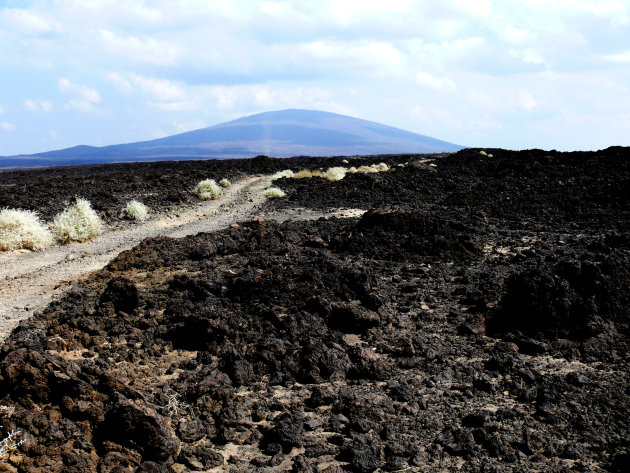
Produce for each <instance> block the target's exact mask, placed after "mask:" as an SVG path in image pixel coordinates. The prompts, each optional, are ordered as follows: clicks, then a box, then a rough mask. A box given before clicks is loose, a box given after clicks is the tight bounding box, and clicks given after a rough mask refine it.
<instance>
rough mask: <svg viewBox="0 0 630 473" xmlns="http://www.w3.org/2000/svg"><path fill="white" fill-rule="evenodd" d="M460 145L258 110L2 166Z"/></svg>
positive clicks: (322, 117) (376, 126)
mask: <svg viewBox="0 0 630 473" xmlns="http://www.w3.org/2000/svg"><path fill="white" fill-rule="evenodd" d="M462 148H463V147H462V146H459V145H456V144H453V143H448V142H446V141H442V140H438V139H436V138H432V137H429V136H424V135H419V134H416V133H412V132H409V131H405V130H401V129H399V128H394V127H390V126H387V125H382V124H380V123H376V122H372V121H368V120H362V119H360V118H353V117H349V116H346V115H339V114H336V113H330V112H321V111H314V110H300V109H288V110H280V111H273V112H264V113H259V114H256V115H251V116H247V117H243V118H239V119H236V120H233V121H229V122H225V123H221V124H218V125H215V126H211V127H208V128H202V129H199V130H194V131H189V132H186V133H180V134H177V135H173V136H167V137H165V138H159V139H156V140H151V141H141V142H136V143H127V144H117V145H110V146H103V147H94V146H86V145H80V146H75V147H72V148H66V149H61V150H55V151H47V152H44V153H37V154H33V155H20V156H11V157H0V168H2V167H5V168H6V167H33V166H57V165H68V164H97V163H108V162H125V161H160V160H174V159H205V158H218V159H220V158H248V157H253V156H256V155H260V154H264V155H268V156H274V157H291V156H352V155H374V154H405V153H434V152H451V151H457V150H459V149H462Z"/></svg>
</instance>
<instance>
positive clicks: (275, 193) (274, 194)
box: [264, 187, 286, 199]
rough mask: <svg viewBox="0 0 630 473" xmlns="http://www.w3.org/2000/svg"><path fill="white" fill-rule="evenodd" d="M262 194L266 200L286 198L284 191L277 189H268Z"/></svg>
mask: <svg viewBox="0 0 630 473" xmlns="http://www.w3.org/2000/svg"><path fill="white" fill-rule="evenodd" d="M264 194H265V197H267V198H268V199H277V198H279V197H284V196H286V194H285V193H284V191H283V190H282V189H279V188H277V187H270V188H269V189H267V190H266V191H265V192H264Z"/></svg>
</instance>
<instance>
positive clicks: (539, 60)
mask: <svg viewBox="0 0 630 473" xmlns="http://www.w3.org/2000/svg"><path fill="white" fill-rule="evenodd" d="M509 53H510V56H512V57H513V58H516V59H520V60H521V61H522V62H524V63H525V64H544V62H545V59H544V58H543V57H542V55H541V54H540V53H539V52H538V51H536V50H535V49H533V48H528V49H510V51H509Z"/></svg>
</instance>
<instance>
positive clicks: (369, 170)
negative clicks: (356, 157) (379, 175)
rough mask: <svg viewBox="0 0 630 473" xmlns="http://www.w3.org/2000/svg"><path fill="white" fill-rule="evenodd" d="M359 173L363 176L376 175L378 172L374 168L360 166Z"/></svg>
mask: <svg viewBox="0 0 630 473" xmlns="http://www.w3.org/2000/svg"><path fill="white" fill-rule="evenodd" d="M357 172H358V173H361V174H374V173H376V172H378V171H377V170H376V169H374V168H373V167H372V166H359V168H358V169H357Z"/></svg>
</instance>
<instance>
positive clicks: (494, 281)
mask: <svg viewBox="0 0 630 473" xmlns="http://www.w3.org/2000/svg"><path fill="white" fill-rule="evenodd" d="M492 154H493V155H494V158H488V157H486V156H483V155H480V154H479V150H464V151H460V152H458V153H456V154H453V155H448V156H443V157H441V158H439V159H434V161H433V162H432V164H435V166H430V167H426V166H424V165H423V166H404V167H398V166H396V168H395V169H394V170H390V171H388V172H386V173H379V174H371V175H348V176H346V177H345V178H344V179H343V180H342V181H338V182H329V181H326V180H324V179H317V178H313V179H302V180H292V179H282V180H280V181H279V182H277V184H278V185H279V186H280V187H282V188H283V189H284V190H285V191H286V192H287V198H286V199H284V200H276V201H270V202H267V203H266V204H265V205H264V207H263V208H262V209H261V210H260V212H261V213H272V212H282V211H283V210H286V209H290V210H291V213H289V214H288V215H300V212H303V209H304V208H307V209H311V210H315V213H316V212H317V211H318V210H331V209H335V210H337V209H339V208H341V209H362V210H365V211H367V212H366V213H364V214H363V215H362V216H356V217H349V218H343V217H329V216H327V217H322V218H318V219H315V220H308V219H306V220H302V219H295V220H291V219H289V220H287V221H285V222H283V223H278V222H275V221H273V220H271V219H269V218H267V219H266V220H261V219H257V220H255V221H246V222H239V224H238V225H235V226H230V227H228V228H226V229H223V230H220V231H217V232H213V233H209V234H199V235H194V236H189V237H185V238H180V239H173V238H154V239H150V240H146V241H144V242H142V243H141V244H140V245H138V246H137V247H135V248H132V249H131V250H129V251H125V252H123V253H121V254H120V255H118V256H117V257H116V258H114V260H113V261H111V263H110V264H108V266H107V267H106V268H105V269H103V270H101V271H98V272H96V273H94V274H92V275H91V276H89V277H87V278H86V279H84V280H81V281H80V282H78V283H77V284H76V285H75V286H74V287H73V288H72V289H71V290H70V292H69V293H67V294H66V295H64V296H63V297H60V298H59V299H58V300H56V301H54V302H53V303H51V304H50V305H49V306H48V307H47V308H46V309H45V310H44V311H43V312H42V313H40V314H38V315H36V316H35V317H33V318H32V319H30V320H27V321H23V322H22V323H21V325H20V326H19V327H18V328H17V329H16V330H15V331H14V332H13V333H12V334H11V335H10V337H9V338H8V339H7V340H6V341H5V343H4V344H3V346H2V348H1V349H0V428H1V429H2V433H3V434H4V435H6V433H7V432H10V431H11V430H17V431H20V434H19V435H20V436H21V438H22V439H24V440H25V441H24V443H23V444H22V445H20V446H19V448H18V451H17V452H14V454H13V455H11V456H9V457H7V458H6V459H4V460H3V461H4V463H3V465H4V466H3V468H4V469H6V470H7V471H18V472H19V471H42V470H45V471H49V470H50V471H76V472H79V471H81V472H83V471H85V472H90V473H97V472H102V471H123V470H124V471H127V470H128V471H140V472H172V471H204V470H207V469H210V468H220V469H222V470H225V471H232V472H247V471H254V470H256V471H263V472H269V471H324V472H329V473H332V472H341V471H355V472H367V471H375V470H377V469H380V470H383V471H405V470H408V471H416V470H418V471H425V470H426V471H456V470H457V471H462V472H477V471H496V472H499V471H544V472H551V471H626V470H627V465H628V451H629V450H630V444H629V443H628V439H629V438H630V425H629V424H628V422H627V416H625V415H623V413H625V412H627V411H628V408H629V407H630V388H629V387H630V375H629V373H630V366H629V364H630V363H629V362H630V359H629V358H628V353H630V330H629V328H630V327H629V325H630V323H629V321H630V316H629V314H630V312H629V307H630V301H629V297H630V294H629V292H628V291H629V288H630V284H628V282H629V280H630V278H629V275H630V269H629V268H630V238H629V236H628V235H629V231H630V200H629V197H628V195H630V194H629V193H626V192H622V191H624V190H627V189H628V184H629V182H630V172H629V171H630V160H629V159H628V156H630V154H629V153H628V150H626V149H619V148H612V149H609V150H604V151H600V152H594V153H575V154H574V153H556V152H547V151H540V150H530V151H524V152H518V153H517V152H508V151H504V150H492ZM416 158H417V157H416ZM416 158H410V157H408V156H399V157H393V156H389V157H374V158H370V159H372V160H373V161H367V162H369V163H371V162H379V161H382V160H383V161H387V162H388V164H390V165H392V167H394V165H396V164H399V163H400V164H403V163H404V162H408V161H410V160H411V161H413V160H414V159H416ZM349 160H350V162H351V163H352V164H351V165H360V163H365V162H366V161H365V160H361V159H358V158H349ZM221 163H224V164H221ZM335 163H338V162H337V161H335V160H324V161H318V160H310V159H303V160H302V159H300V160H287V161H280V160H275V159H270V158H258V159H253V160H243V161H238V162H231V163H228V164H229V165H230V166H234V168H233V171H232V172H234V173H235V174H236V173H237V172H238V173H241V174H240V175H243V174H248V173H257V172H265V173H268V172H271V171H275V170H278V169H283V168H287V167H290V168H292V169H294V170H298V169H301V168H304V167H308V168H309V169H314V168H317V167H320V166H321V165H322V164H323V165H324V166H330V165H332V164H335ZM228 164H225V162H218V161H217V162H213V163H212V165H209V164H208V163H206V162H196V163H194V162H186V163H177V164H174V163H154V164H151V165H148V164H138V165H115V166H112V167H108V166H104V167H89V168H69V169H64V170H63V171H61V170H54V171H51V173H50V175H48V176H45V178H42V176H43V175H42V174H41V173H40V172H35V171H34V172H24V171H22V172H17V173H8V174H6V175H3V174H4V173H2V174H0V182H1V183H3V184H11V183H14V184H16V185H15V186H14V187H15V188H16V189H15V190H20V191H21V190H22V189H23V188H22V187H20V188H19V189H18V185H17V182H18V181H19V180H20V179H24V178H25V176H36V177H38V178H39V179H40V180H41V181H42V182H41V183H37V182H35V183H33V181H34V179H30V181H29V182H31V183H32V184H30V186H31V187H34V188H35V189H36V190H37V191H33V193H29V192H28V190H27V189H25V192H24V193H21V192H13V191H11V192H6V193H1V194H0V196H2V197H1V198H2V199H5V200H3V201H0V206H1V205H2V203H6V202H7V201H8V199H12V200H11V202H19V203H24V204H28V203H29V202H30V200H29V199H36V198H37V192H42V193H45V192H46V191H47V190H48V192H49V193H48V194H46V205H48V207H46V209H47V210H46V214H47V215H50V214H51V213H53V211H52V208H53V206H54V203H55V201H56V200H62V197H63V196H65V195H67V194H70V195H73V193H74V192H75V191H76V190H77V189H84V188H86V187H88V186H87V185H86V183H89V182H92V184H91V185H92V186H93V187H94V192H95V194H94V195H106V194H107V192H105V190H107V191H108V192H110V193H111V195H112V196H113V198H111V199H110V198H106V199H105V198H104V200H103V202H101V205H102V208H103V211H105V210H110V209H112V208H114V206H115V205H117V203H116V202H114V199H115V198H116V197H117V195H118V192H119V191H120V190H123V189H124V190H129V189H130V188H132V187H134V186H138V187H137V188H136V190H140V189H142V185H143V184H142V183H143V182H144V183H146V186H147V187H148V188H150V189H151V192H155V193H156V202H162V200H161V197H160V196H161V195H163V194H166V193H167V192H166V191H167V190H168V189H169V188H172V187H173V186H174V185H175V186H177V185H182V187H186V186H185V185H183V184H182V183H186V182H189V181H192V180H193V177H195V176H199V175H200V174H203V175H205V174H206V173H207V174H210V175H211V176H212V177H219V176H221V175H222V174H224V173H225V172H227V171H229V168H228V167H222V166H228ZM421 164H425V163H421ZM427 166H428V165H427ZM230 177H231V175H230ZM136 179H137V180H138V181H139V182H135V180H136ZM120 181H122V182H120ZM2 189H5V187H0V192H2ZM37 202H39V201H37ZM22 206H23V205H22ZM369 209H372V210H370V211H368V210H369ZM341 214H342V213H341ZM303 215H308V214H303ZM337 215H340V213H337ZM114 221H116V220H114ZM116 222H119V221H116ZM5 464H6V465H5Z"/></svg>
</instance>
